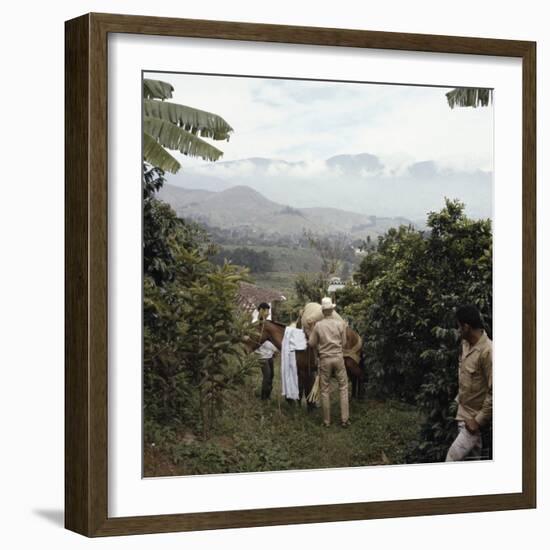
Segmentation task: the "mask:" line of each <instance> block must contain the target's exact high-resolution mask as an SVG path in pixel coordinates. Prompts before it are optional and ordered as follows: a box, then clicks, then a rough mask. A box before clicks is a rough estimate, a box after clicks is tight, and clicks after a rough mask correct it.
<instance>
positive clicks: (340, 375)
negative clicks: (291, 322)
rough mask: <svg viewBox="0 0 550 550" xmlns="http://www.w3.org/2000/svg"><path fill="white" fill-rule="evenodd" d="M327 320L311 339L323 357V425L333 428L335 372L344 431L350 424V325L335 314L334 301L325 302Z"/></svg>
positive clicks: (328, 299) (320, 323)
mask: <svg viewBox="0 0 550 550" xmlns="http://www.w3.org/2000/svg"><path fill="white" fill-rule="evenodd" d="M321 307H322V309H323V315H324V318H323V319H321V320H320V321H317V323H316V324H315V326H314V327H313V330H312V331H311V334H310V336H309V345H310V347H312V348H314V349H317V352H318V354H319V385H320V388H321V406H322V408H323V426H325V427H328V426H330V377H331V375H332V373H333V372H334V375H335V376H336V380H337V381H338V389H339V391H340V415H341V422H342V426H343V427H344V428H347V427H348V426H349V425H350V421H349V403H348V376H347V374H346V366H345V364H344V348H345V346H346V324H345V323H344V322H343V321H342V320H340V319H338V318H337V317H335V316H334V315H333V314H332V313H333V311H334V305H333V303H332V300H331V299H330V298H323V299H322V301H321Z"/></svg>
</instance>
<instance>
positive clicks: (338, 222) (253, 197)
mask: <svg viewBox="0 0 550 550" xmlns="http://www.w3.org/2000/svg"><path fill="white" fill-rule="evenodd" d="M158 197H159V198H160V199H162V200H163V201H165V202H167V203H169V204H170V205H171V206H172V207H173V208H174V210H175V211H176V212H177V214H178V215H179V216H180V217H182V218H189V219H193V220H196V221H199V222H202V223H204V224H206V225H208V226H211V227H219V228H221V229H235V228H247V229H248V231H249V232H250V233H252V234H254V233H257V234H260V233H264V234H266V235H302V234H303V232H304V230H307V231H312V232H314V233H317V234H324V235H329V234H337V233H345V234H347V235H349V236H350V237H352V238H365V237H366V236H368V235H370V236H371V237H375V236H377V235H381V234H383V233H384V232H385V231H386V230H387V229H388V228H389V227H391V226H398V225H400V224H409V223H411V222H410V221H409V220H407V219H405V218H378V217H376V216H366V215H364V214H358V213H356V212H348V211H345V210H340V209H338V208H292V207H290V206H288V205H284V204H280V203H277V202H274V201H271V200H269V199H267V198H265V197H264V196H263V195H262V194H261V193H259V192H258V191H255V190H254V189H252V188H251V187H248V186H245V185H239V186H235V187H231V188H229V189H224V190H222V191H218V192H213V191H205V190H202V189H183V188H181V187H176V186H173V185H170V184H165V185H164V186H163V187H162V188H161V190H160V191H159V193H158Z"/></svg>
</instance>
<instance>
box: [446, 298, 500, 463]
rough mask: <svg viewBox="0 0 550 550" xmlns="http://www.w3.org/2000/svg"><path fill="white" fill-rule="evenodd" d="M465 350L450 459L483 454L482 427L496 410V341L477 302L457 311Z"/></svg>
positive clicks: (461, 362) (459, 377) (459, 372)
mask: <svg viewBox="0 0 550 550" xmlns="http://www.w3.org/2000/svg"><path fill="white" fill-rule="evenodd" d="M456 318H457V321H458V326H459V328H460V334H461V336H462V352H461V355H460V360H459V366H458V396H457V398H456V400H457V402H458V410H457V414H456V420H457V421H458V436H457V438H456V439H455V441H454V442H453V444H452V445H451V447H450V448H449V451H448V453H447V458H446V460H447V462H452V461H456V460H464V459H466V458H479V457H480V452H481V443H482V442H481V429H482V428H484V427H487V426H489V425H490V423H491V420H492V412H493V343H492V342H491V340H490V339H489V337H488V336H487V334H486V333H485V330H484V329H483V322H482V320H481V315H480V313H479V311H478V310H477V308H475V307H474V306H463V307H460V308H459V309H458V310H457V312H456Z"/></svg>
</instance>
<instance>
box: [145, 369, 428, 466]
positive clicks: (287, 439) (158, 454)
mask: <svg viewBox="0 0 550 550" xmlns="http://www.w3.org/2000/svg"><path fill="white" fill-rule="evenodd" d="M260 386H261V372H260V368H259V366H258V367H257V368H256V369H255V370H254V371H253V373H252V375H251V379H250V381H249V383H247V385H246V386H244V387H243V388H240V392H239V394H238V395H231V396H228V400H227V404H226V406H225V407H224V414H223V416H222V417H221V418H220V419H219V422H218V423H217V424H216V425H215V426H214V428H213V429H212V432H211V434H210V438H209V439H208V440H207V441H204V440H201V439H200V438H197V437H193V436H191V434H189V432H188V431H187V430H182V431H180V432H178V433H177V436H176V437H174V436H173V434H171V433H170V434H167V435H166V436H165V437H164V439H163V434H162V433H159V435H158V437H157V439H156V441H157V442H156V443H155V445H154V446H153V445H152V444H150V445H148V446H147V447H146V449H145V463H144V467H145V475H146V476H162V475H193V474H215V473H227V472H266V471H277V470H295V469H312V468H315V469H318V468H342V467H353V466H366V465H375V464H402V463H404V462H405V461H406V458H407V456H406V453H407V448H408V444H409V442H410V441H411V440H412V439H414V438H415V436H416V434H417V432H418V430H419V427H420V424H421V421H422V417H421V415H420V414H419V413H418V411H417V410H416V407H415V406H411V405H406V404H403V403H398V402H396V401H392V400H385V401H383V402H380V401H375V400H370V401H369V402H368V404H367V403H366V402H364V401H361V402H359V401H352V402H351V403H350V412H351V418H352V420H353V424H352V427H351V429H349V430H342V429H341V428H340V427H339V426H338V425H336V424H335V425H334V426H333V427H332V428H331V429H329V430H326V429H325V428H323V427H322V426H321V421H322V418H321V414H322V413H321V409H315V410H314V411H311V412H310V413H306V410H305V408H299V407H296V406H289V405H288V404H287V403H286V402H285V401H284V399H282V398H281V397H280V369H279V360H278V359H277V360H276V365H275V380H274V389H273V394H272V398H271V399H270V400H269V401H261V400H260V399H258V390H259V388H260ZM335 391H336V390H335ZM333 395H334V396H335V397H336V394H333ZM331 404H332V414H333V415H334V416H333V418H334V419H336V418H338V413H339V405H338V400H337V399H331ZM243 420H244V421H243Z"/></svg>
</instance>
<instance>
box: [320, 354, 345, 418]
mask: <svg viewBox="0 0 550 550" xmlns="http://www.w3.org/2000/svg"><path fill="white" fill-rule="evenodd" d="M333 373H334V375H335V377H336V380H337V381H338V390H339V392H340V415H341V420H342V422H347V421H348V419H349V403H348V375H347V374H346V366H345V365H344V358H343V357H342V356H341V355H340V356H335V357H322V358H321V359H320V361H319V385H320V388H321V406H322V407H323V422H325V423H326V424H330V377H331V376H332V374H333Z"/></svg>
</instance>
